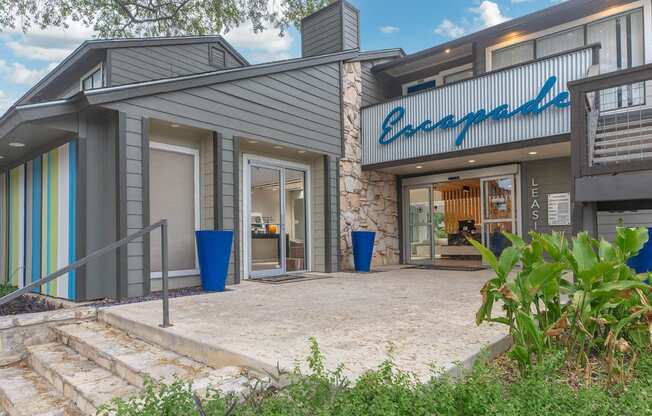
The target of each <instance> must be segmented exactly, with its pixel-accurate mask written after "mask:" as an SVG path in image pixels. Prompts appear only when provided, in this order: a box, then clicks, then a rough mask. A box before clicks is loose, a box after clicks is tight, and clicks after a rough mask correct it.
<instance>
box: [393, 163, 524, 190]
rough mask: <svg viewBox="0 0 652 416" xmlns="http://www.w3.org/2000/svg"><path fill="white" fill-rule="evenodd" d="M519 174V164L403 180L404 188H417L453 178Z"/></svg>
mask: <svg viewBox="0 0 652 416" xmlns="http://www.w3.org/2000/svg"><path fill="white" fill-rule="evenodd" d="M517 173H518V164H511V165H504V166H494V167H488V168H478V169H466V170H460V171H455V172H447V173H436V174H433V175H427V176H418V177H414V178H407V179H403V187H404V188H405V187H415V186H419V185H427V184H430V183H442V182H449V181H450V179H449V178H451V177H453V176H454V177H455V180H458V179H476V178H484V177H490V176H504V175H516V174H517Z"/></svg>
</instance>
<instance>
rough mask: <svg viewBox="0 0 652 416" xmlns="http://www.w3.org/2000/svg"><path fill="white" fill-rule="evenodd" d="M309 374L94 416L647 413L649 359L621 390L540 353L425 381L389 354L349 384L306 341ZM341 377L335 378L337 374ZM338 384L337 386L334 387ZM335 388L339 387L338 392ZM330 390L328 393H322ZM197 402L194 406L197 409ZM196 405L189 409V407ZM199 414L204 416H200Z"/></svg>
mask: <svg viewBox="0 0 652 416" xmlns="http://www.w3.org/2000/svg"><path fill="white" fill-rule="evenodd" d="M306 362H307V364H308V367H309V370H308V372H307V373H306V374H301V372H299V371H298V370H296V369H295V372H294V373H293V374H292V375H293V377H291V379H290V380H289V384H288V385H287V386H286V387H284V388H280V389H275V388H269V386H267V388H264V389H262V388H261V389H257V390H255V391H254V392H252V393H250V394H247V395H245V397H244V398H242V399H240V400H238V399H237V398H236V397H235V396H229V395H223V394H221V393H219V392H216V391H209V392H208V393H207V394H205V395H202V396H201V397H200V398H196V396H195V395H193V393H192V388H191V386H190V384H188V383H184V382H180V381H176V382H174V383H172V384H170V385H155V384H154V383H148V384H147V387H146V388H145V390H144V391H143V392H142V393H141V394H140V395H139V396H138V397H135V398H133V399H131V400H129V401H122V400H116V401H115V402H114V403H113V404H112V406H110V407H106V408H104V409H103V410H102V411H101V413H100V415H101V416H105V415H109V414H111V415H116V416H132V415H134V416H135V415H145V416H147V415H157V416H159V415H173V414H174V415H184V416H201V415H202V414H205V415H207V416H351V415H356V416H431V415H442V416H445V415H450V416H456V415H459V416H466V415H473V416H485V415H487V416H489V415H492V416H493V415H503V416H520V415H524V414H527V415H533V416H571V415H572V416H577V415H580V416H611V415H644V414H652V395H650V394H649V391H650V389H651V388H652V353H650V351H644V352H642V353H641V356H640V360H639V361H638V362H637V363H636V365H635V371H633V374H634V376H633V377H632V379H631V380H630V381H629V383H628V384H627V386H626V387H622V386H615V387H609V386H607V385H606V384H605V383H602V382H600V381H598V382H596V383H594V384H593V385H591V386H588V387H583V386H575V385H573V384H569V382H568V380H567V378H565V377H564V376H563V372H564V368H565V366H566V360H565V354H564V352H563V351H559V350H554V349H553V350H549V351H547V352H545V353H544V355H543V358H542V360H541V362H540V363H536V364H533V365H532V366H531V368H530V371H528V372H526V373H523V374H519V373H518V372H517V373H512V372H511V370H510V362H507V363H505V362H504V361H501V360H499V361H498V362H488V361H484V360H481V361H479V362H478V363H476V365H475V366H474V368H473V369H472V370H471V371H469V372H467V373H465V374H464V375H463V377H462V378H460V379H455V380H453V379H450V378H447V377H445V376H443V375H441V374H436V375H437V377H433V378H432V379H431V380H430V381H425V382H424V381H420V380H419V379H417V378H416V377H415V376H414V375H412V374H410V373H407V372H404V371H401V370H400V369H399V368H397V367H396V365H395V363H394V360H393V359H392V356H391V355H390V356H389V358H388V359H387V360H385V361H384V362H383V363H382V364H381V365H380V366H379V367H378V368H377V369H375V370H370V371H367V372H366V373H364V374H362V375H361V376H360V377H359V378H358V379H357V380H356V381H355V382H353V381H351V382H349V381H346V382H345V383H341V381H342V380H345V379H344V377H342V376H341V370H339V369H341V366H340V367H337V368H336V369H335V370H329V369H327V368H326V366H325V362H324V357H323V355H322V354H321V352H320V351H319V348H318V346H317V344H316V342H314V340H311V353H310V356H309V357H308V359H307V360H306ZM338 374H339V375H338ZM338 380H339V381H338ZM333 381H335V382H336V383H340V385H339V387H337V386H336V385H333ZM329 384H330V386H328V385H329ZM196 402H199V406H197V404H196ZM193 404H194V405H193ZM199 407H201V409H202V410H203V412H204V413H200V411H199Z"/></svg>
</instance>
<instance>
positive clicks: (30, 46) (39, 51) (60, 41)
mask: <svg viewBox="0 0 652 416" xmlns="http://www.w3.org/2000/svg"><path fill="white" fill-rule="evenodd" d="M94 34H95V33H94V31H93V29H92V28H89V27H86V26H84V25H83V24H82V23H79V22H72V21H70V22H68V27H67V28H60V27H49V28H45V29H41V28H38V27H32V28H30V30H29V32H27V33H22V32H16V31H14V32H7V33H4V34H2V39H3V40H4V42H5V45H6V46H7V47H8V48H9V49H11V50H12V51H13V52H14V53H15V54H16V55H17V56H19V57H21V58H27V59H31V60H38V61H45V62H59V61H61V60H62V59H63V58H65V57H66V56H68V55H69V54H70V53H71V52H72V51H73V50H75V48H77V47H78V46H79V45H80V44H81V43H82V42H83V41H85V40H88V39H91V38H93V36H94Z"/></svg>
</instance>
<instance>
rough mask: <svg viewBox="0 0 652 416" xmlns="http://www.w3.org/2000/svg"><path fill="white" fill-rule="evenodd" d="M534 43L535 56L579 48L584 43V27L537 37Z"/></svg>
mask: <svg viewBox="0 0 652 416" xmlns="http://www.w3.org/2000/svg"><path fill="white" fill-rule="evenodd" d="M536 45H537V47H536V53H537V58H543V57H546V56H550V55H554V54H556V53H560V52H564V51H568V50H571V49H575V48H579V47H581V46H583V45H584V27H583V26H580V27H577V28H575V29H571V30H566V31H564V32H560V33H555V34H552V35H550V36H546V37H543V38H541V39H537V41H536Z"/></svg>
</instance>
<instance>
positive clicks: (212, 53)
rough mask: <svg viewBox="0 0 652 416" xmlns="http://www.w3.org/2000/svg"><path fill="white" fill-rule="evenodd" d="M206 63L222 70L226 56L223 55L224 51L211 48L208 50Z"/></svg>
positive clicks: (214, 47)
mask: <svg viewBox="0 0 652 416" xmlns="http://www.w3.org/2000/svg"><path fill="white" fill-rule="evenodd" d="M208 62H209V64H210V65H211V66H214V67H215V68H220V69H221V68H224V67H225V66H226V54H225V53H224V50H223V49H221V48H219V47H217V46H211V47H210V49H209V55H208Z"/></svg>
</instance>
